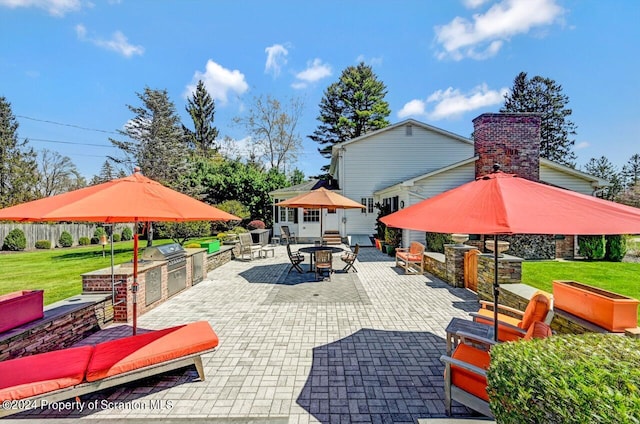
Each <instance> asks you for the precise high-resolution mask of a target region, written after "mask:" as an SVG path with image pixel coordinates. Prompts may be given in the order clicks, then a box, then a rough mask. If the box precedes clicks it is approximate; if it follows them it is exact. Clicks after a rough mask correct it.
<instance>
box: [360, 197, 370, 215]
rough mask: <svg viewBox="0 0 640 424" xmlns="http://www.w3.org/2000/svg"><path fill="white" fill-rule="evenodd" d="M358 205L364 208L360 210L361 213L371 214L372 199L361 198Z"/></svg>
mask: <svg viewBox="0 0 640 424" xmlns="http://www.w3.org/2000/svg"><path fill="white" fill-rule="evenodd" d="M360 203H361V204H362V205H364V206H366V208H364V209H360V212H361V213H373V197H361V198H360Z"/></svg>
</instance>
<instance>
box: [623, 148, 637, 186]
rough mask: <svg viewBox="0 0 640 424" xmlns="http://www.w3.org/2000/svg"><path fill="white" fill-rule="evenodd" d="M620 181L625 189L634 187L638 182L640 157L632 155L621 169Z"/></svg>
mask: <svg viewBox="0 0 640 424" xmlns="http://www.w3.org/2000/svg"><path fill="white" fill-rule="evenodd" d="M621 174H622V180H623V182H624V186H625V187H626V188H630V187H633V186H635V185H636V184H637V183H638V180H640V155H639V154H637V153H636V154H634V155H633V156H631V158H629V161H628V162H627V163H626V164H625V165H624V166H623V167H622V173H621Z"/></svg>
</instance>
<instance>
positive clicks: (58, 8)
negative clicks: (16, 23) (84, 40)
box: [0, 0, 82, 17]
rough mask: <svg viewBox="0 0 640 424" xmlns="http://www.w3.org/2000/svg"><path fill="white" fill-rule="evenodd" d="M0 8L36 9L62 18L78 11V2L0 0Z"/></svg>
mask: <svg viewBox="0 0 640 424" xmlns="http://www.w3.org/2000/svg"><path fill="white" fill-rule="evenodd" d="M0 6H5V7H9V8H11V9H15V8H18V7H37V8H39V9H44V10H46V11H47V12H49V14H50V15H52V16H56V17H62V16H64V15H65V14H66V13H69V12H75V11H77V10H80V9H81V7H82V4H81V2H80V0H0Z"/></svg>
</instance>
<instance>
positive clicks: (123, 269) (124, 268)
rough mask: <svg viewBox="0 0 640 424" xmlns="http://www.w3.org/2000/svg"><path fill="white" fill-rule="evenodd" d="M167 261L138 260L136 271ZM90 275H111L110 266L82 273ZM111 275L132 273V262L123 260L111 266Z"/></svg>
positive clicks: (148, 268) (145, 269)
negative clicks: (123, 261)
mask: <svg viewBox="0 0 640 424" xmlns="http://www.w3.org/2000/svg"><path fill="white" fill-rule="evenodd" d="M166 263H167V261H138V273H143V272H146V271H147V270H150V269H152V268H156V267H159V266H162V265H165V264H166ZM92 275H109V276H110V275H111V267H110V266H109V267H107V268H101V269H97V270H95V271H89V272H85V273H84V274H82V277H83V278H84V277H85V276H92ZM113 275H133V262H131V261H129V262H125V263H122V264H120V265H115V266H114V267H113Z"/></svg>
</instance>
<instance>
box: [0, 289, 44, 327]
mask: <svg viewBox="0 0 640 424" xmlns="http://www.w3.org/2000/svg"><path fill="white" fill-rule="evenodd" d="M43 293H44V291H43V290H23V291H17V292H13V293H7V294H4V295H2V296H0V333H2V332H4V331H8V330H11V329H12V328H16V327H19V326H21V325H22V324H25V323H27V322H31V321H35V320H37V319H40V318H42V317H43V316H44V309H43V299H42V295H43Z"/></svg>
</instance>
